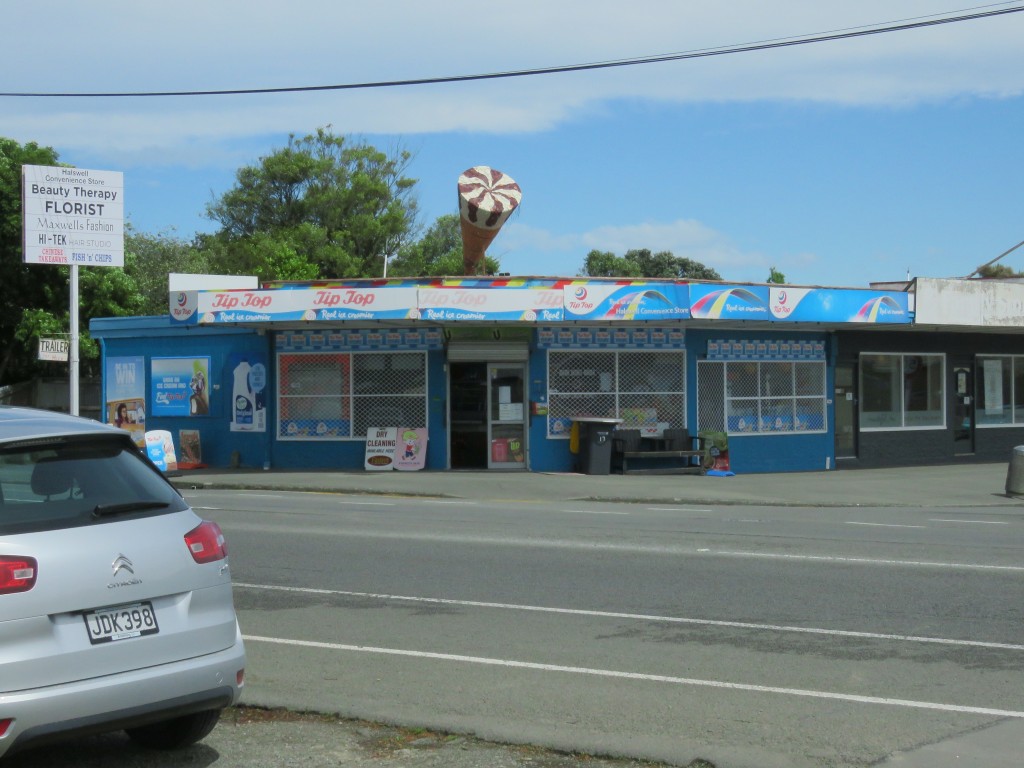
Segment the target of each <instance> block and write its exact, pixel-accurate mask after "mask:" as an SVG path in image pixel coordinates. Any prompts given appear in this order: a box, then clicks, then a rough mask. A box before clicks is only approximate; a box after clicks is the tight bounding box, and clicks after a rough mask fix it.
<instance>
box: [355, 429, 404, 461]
mask: <svg viewBox="0 0 1024 768" xmlns="http://www.w3.org/2000/svg"><path fill="white" fill-rule="evenodd" d="M397 446H398V427H367V428H366V457H365V462H364V463H363V468H364V469H367V470H370V471H372V472H377V471H380V470H386V469H392V468H394V464H395V451H396V449H397Z"/></svg>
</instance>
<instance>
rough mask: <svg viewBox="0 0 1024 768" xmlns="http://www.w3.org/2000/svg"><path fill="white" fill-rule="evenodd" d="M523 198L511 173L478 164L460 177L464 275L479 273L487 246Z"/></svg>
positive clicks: (460, 218) (460, 216)
mask: <svg viewBox="0 0 1024 768" xmlns="http://www.w3.org/2000/svg"><path fill="white" fill-rule="evenodd" d="M522 199H523V193H522V190H520V189H519V185H518V184H516V183H515V181H513V180H512V178H511V177H510V176H506V175H505V174H504V173H502V172H501V171H496V170H494V169H493V168H488V167H487V166H486V165H477V166H475V167H473V168H470V169H469V170H468V171H465V172H464V173H463V174H462V175H461V176H459V221H460V223H461V224H462V266H463V268H464V270H465V274H467V275H475V274H477V273H478V272H479V269H480V265H481V264H483V261H484V253H485V252H486V250H487V246H488V245H490V244H491V241H492V240H493V239H494V237H495V236H496V235H497V234H498V230H499V229H501V225H502V224H504V223H505V222H506V221H507V220H508V217H509V216H511V215H512V211H514V210H515V209H516V206H518V205H519V201H520V200H522Z"/></svg>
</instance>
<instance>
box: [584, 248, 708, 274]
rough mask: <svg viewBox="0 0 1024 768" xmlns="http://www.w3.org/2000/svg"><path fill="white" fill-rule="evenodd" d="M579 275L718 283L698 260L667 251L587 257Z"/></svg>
mask: <svg viewBox="0 0 1024 768" xmlns="http://www.w3.org/2000/svg"><path fill="white" fill-rule="evenodd" d="M583 269H584V271H583V274H584V275H587V276H589V277H664V278H672V279H675V280H721V279H722V276H721V275H719V274H718V272H716V271H715V270H714V269H712V268H711V267H706V266H704V265H703V264H701V263H700V262H699V261H694V260H692V259H686V258H683V257H680V256H674V255H673V254H672V252H671V251H659V252H658V253H653V254H652V253H651V252H650V250H648V249H646V248H643V249H633V250H629V251H626V255H625V256H623V257H622V258H619V257H618V256H616V255H615V254H613V253H610V252H608V251H596V250H595V251H591V252H590V253H588V254H587V260H586V262H585V263H584V267H583Z"/></svg>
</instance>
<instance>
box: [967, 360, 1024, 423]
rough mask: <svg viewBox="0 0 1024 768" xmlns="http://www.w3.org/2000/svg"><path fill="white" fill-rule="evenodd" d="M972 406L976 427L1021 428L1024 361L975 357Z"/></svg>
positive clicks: (1023, 407) (1023, 398) (1023, 416)
mask: <svg viewBox="0 0 1024 768" xmlns="http://www.w3.org/2000/svg"><path fill="white" fill-rule="evenodd" d="M975 403H976V405H975V418H976V419H977V424H978V426H979V427H986V426H989V427H991V426H999V425H1008V426H1012V425H1018V426H1019V425H1021V424H1024V357H1022V356H1020V355H999V356H994V355H993V356H987V355H986V356H980V355H979V356H978V372H977V386H976V394H975Z"/></svg>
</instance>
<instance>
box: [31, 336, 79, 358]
mask: <svg viewBox="0 0 1024 768" xmlns="http://www.w3.org/2000/svg"><path fill="white" fill-rule="evenodd" d="M70 347H71V345H70V344H69V343H68V340H67V339H40V340H39V359H40V360H52V361H54V362H57V363H66V362H67V361H68V350H69V349H70Z"/></svg>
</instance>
